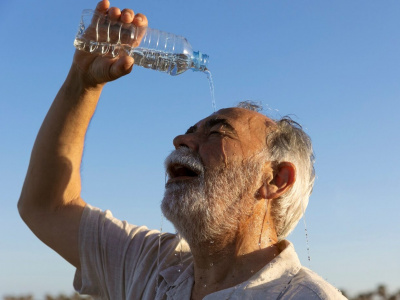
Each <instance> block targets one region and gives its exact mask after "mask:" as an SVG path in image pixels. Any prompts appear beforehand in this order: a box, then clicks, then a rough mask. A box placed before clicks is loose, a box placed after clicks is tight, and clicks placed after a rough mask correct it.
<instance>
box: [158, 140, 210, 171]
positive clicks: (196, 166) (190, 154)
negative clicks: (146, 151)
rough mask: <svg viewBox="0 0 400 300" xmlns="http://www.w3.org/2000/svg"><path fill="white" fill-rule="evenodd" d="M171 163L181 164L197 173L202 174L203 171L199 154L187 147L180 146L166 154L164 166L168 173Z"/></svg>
mask: <svg viewBox="0 0 400 300" xmlns="http://www.w3.org/2000/svg"><path fill="white" fill-rule="evenodd" d="M173 165H181V166H183V167H186V168H188V169H190V170H192V171H194V172H195V173H197V174H199V175H203V174H204V171H205V167H204V164H203V162H202V160H201V158H200V156H199V154H197V153H196V152H194V151H192V150H191V149H189V148H187V147H180V148H178V149H176V150H174V151H172V152H171V154H170V155H168V156H167V158H166V159H165V162H164V166H165V170H166V172H167V174H168V175H170V173H169V170H170V168H171V166H173Z"/></svg>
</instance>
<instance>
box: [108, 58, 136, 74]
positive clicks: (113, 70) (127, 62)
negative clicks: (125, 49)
mask: <svg viewBox="0 0 400 300" xmlns="http://www.w3.org/2000/svg"><path fill="white" fill-rule="evenodd" d="M133 63H134V60H133V58H132V57H130V56H122V57H120V58H118V59H117V60H116V61H115V62H114V63H113V64H112V65H111V66H110V80H115V79H118V78H119V77H121V76H124V75H127V74H129V73H130V72H131V71H132V67H133Z"/></svg>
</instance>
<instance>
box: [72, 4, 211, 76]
mask: <svg viewBox="0 0 400 300" xmlns="http://www.w3.org/2000/svg"><path fill="white" fill-rule="evenodd" d="M74 46H75V48H77V49H78V50H82V51H86V52H90V53H96V54H101V55H111V56H112V57H117V56H119V55H129V56H132V57H133V58H134V60H135V65H138V66H141V67H145V68H148V69H153V70H157V71H160V72H166V73H168V74H170V75H179V74H182V73H183V72H185V71H186V70H189V69H191V70H194V71H203V72H205V71H207V63H208V59H209V58H208V55H207V54H202V53H200V52H198V51H197V52H196V51H193V49H192V46H191V45H190V44H189V42H188V41H187V40H186V38H184V37H182V36H177V35H174V34H172V33H167V32H163V31H160V30H157V29H152V28H142V27H135V26H134V25H133V24H124V23H120V22H111V21H110V19H109V18H108V16H107V15H104V14H100V13H98V12H96V11H94V10H91V9H85V10H84V11H83V12H82V17H81V22H80V24H79V28H78V33H77V35H76V37H75V41H74Z"/></svg>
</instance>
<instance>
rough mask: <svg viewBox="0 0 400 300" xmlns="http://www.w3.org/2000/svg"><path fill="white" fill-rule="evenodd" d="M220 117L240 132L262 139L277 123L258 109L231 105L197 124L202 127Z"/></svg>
mask: <svg viewBox="0 0 400 300" xmlns="http://www.w3.org/2000/svg"><path fill="white" fill-rule="evenodd" d="M218 119H223V120H226V123H228V124H229V125H230V126H232V127H233V128H234V129H235V131H236V132H237V133H238V134H240V133H241V135H243V134H246V135H247V136H249V137H250V136H254V135H256V136H257V137H259V138H262V139H264V138H265V137H266V134H267V133H268V132H269V129H271V128H273V127H274V125H275V122H274V121H272V120H271V119H270V118H268V117H266V116H265V115H263V114H260V113H258V112H256V111H251V110H248V109H244V108H238V107H231V108H224V109H221V110H219V111H217V112H215V113H213V114H212V115H210V116H209V117H207V118H205V119H203V120H201V121H200V122H198V123H197V124H196V126H197V127H202V126H205V125H206V124H209V123H210V120H218Z"/></svg>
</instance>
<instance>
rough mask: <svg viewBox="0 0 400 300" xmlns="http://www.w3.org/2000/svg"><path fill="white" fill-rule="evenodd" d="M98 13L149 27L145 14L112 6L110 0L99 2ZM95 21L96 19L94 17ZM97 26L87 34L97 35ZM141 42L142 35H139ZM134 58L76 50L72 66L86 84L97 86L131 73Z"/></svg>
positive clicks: (139, 26) (134, 24)
mask: <svg viewBox="0 0 400 300" xmlns="http://www.w3.org/2000/svg"><path fill="white" fill-rule="evenodd" d="M95 12H96V13H98V14H102V15H104V16H107V18H108V19H109V20H110V22H115V23H123V24H126V26H130V25H133V26H135V27H137V28H139V29H141V28H146V27H147V18H146V16H144V15H143V14H140V13H138V14H136V15H135V14H134V12H133V10H131V9H123V10H122V11H121V10H120V9H119V8H117V7H111V8H110V2H109V1H108V0H102V1H100V2H99V3H98V4H97V7H96V11H95ZM93 22H94V23H95V22H96V20H95V19H93ZM95 29H96V26H93V27H92V28H90V29H89V30H87V31H86V32H85V34H86V35H95V34H96V30H95ZM137 39H138V41H137V42H138V43H140V39H141V36H140V35H139V36H137ZM133 64H134V60H133V58H132V57H130V56H127V55H122V56H121V55H120V56H118V57H113V56H112V55H98V54H93V53H87V52H85V51H76V52H75V55H74V60H73V64H72V67H73V68H75V69H76V71H78V73H79V74H80V75H81V78H82V80H83V81H84V83H85V85H88V86H97V85H104V84H105V83H106V82H108V81H112V80H115V79H117V78H119V77H121V76H124V75H126V74H129V73H130V72H131V70H132V67H133Z"/></svg>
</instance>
